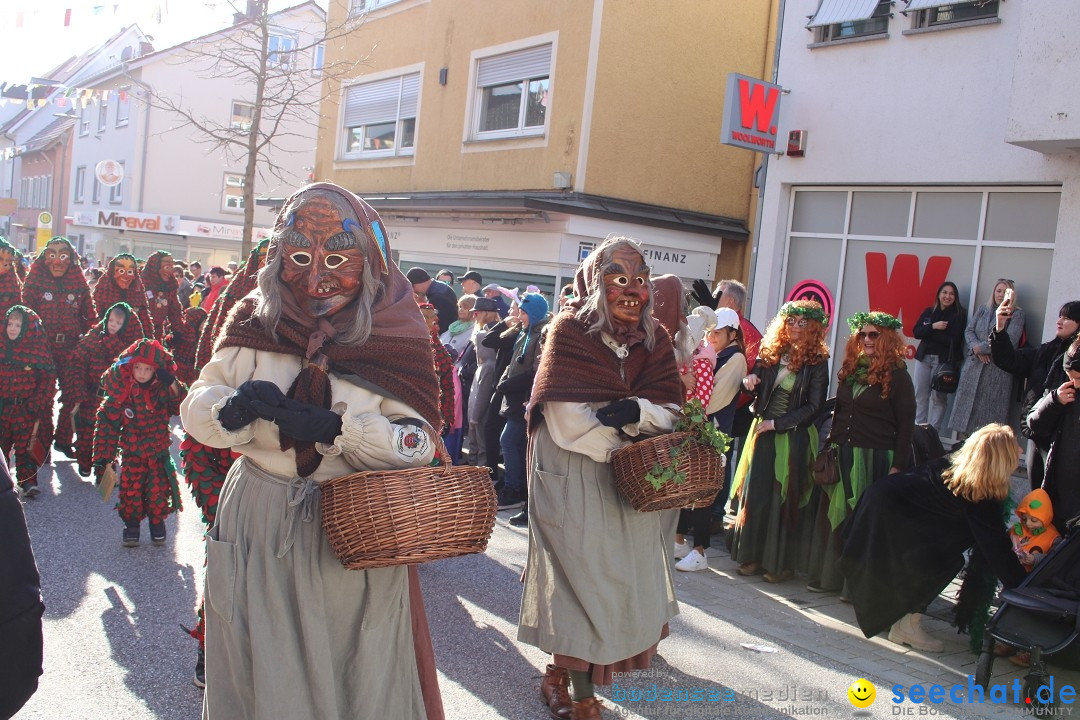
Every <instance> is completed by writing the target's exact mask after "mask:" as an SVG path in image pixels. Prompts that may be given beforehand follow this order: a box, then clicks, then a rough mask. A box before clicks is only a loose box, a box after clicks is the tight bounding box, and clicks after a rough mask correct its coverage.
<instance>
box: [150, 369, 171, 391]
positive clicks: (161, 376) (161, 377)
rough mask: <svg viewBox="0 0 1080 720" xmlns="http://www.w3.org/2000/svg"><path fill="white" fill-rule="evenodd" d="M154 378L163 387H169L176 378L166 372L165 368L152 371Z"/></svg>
mask: <svg viewBox="0 0 1080 720" xmlns="http://www.w3.org/2000/svg"><path fill="white" fill-rule="evenodd" d="M154 377H156V378H157V380H158V382H159V383H161V384H162V385H164V386H165V387H169V386H170V385H172V384H173V383H174V382H176V376H175V375H173V374H172V373H171V372H169V371H168V370H166V369H165V368H158V369H157V370H155V371H154Z"/></svg>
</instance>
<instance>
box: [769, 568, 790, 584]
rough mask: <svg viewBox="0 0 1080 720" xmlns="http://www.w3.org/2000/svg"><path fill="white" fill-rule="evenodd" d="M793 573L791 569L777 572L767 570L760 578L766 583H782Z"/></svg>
mask: <svg viewBox="0 0 1080 720" xmlns="http://www.w3.org/2000/svg"><path fill="white" fill-rule="evenodd" d="M794 574H795V571H794V570H791V569H788V570H781V571H780V572H778V573H771V572H767V573H765V574H764V575H763V576H762V578H761V579H762V580H764V581H765V582H767V583H782V582H784V581H785V580H788V579H790V578H791V576H792V575H794Z"/></svg>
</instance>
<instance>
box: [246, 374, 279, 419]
mask: <svg viewBox="0 0 1080 720" xmlns="http://www.w3.org/2000/svg"><path fill="white" fill-rule="evenodd" d="M236 392H237V394H238V395H240V396H241V397H243V398H244V399H245V400H247V402H248V404H249V406H252V409H253V410H255V412H256V414H257V415H258V416H259V417H261V418H262V419H263V420H271V421H272V420H273V419H274V417H273V416H272V415H267V414H264V413H261V412H259V411H258V409H257V408H255V407H254V406H253V404H254V403H256V402H259V403H263V404H264V405H268V406H270V407H272V408H279V407H281V406H282V405H281V404H282V403H283V402H285V393H283V392H281V388H279V387H278V386H277V385H275V384H274V383H272V382H269V381H268V380H248V381H246V382H244V383H241V384H240V387H238V388H236Z"/></svg>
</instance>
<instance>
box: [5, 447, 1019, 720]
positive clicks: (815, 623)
mask: <svg viewBox="0 0 1080 720" xmlns="http://www.w3.org/2000/svg"><path fill="white" fill-rule="evenodd" d="M175 446H176V443H174V451H175ZM40 482H41V485H42V488H43V491H42V493H41V495H40V496H39V497H37V498H36V499H33V500H31V501H29V502H28V503H27V505H26V515H27V520H28V523H29V527H30V530H31V534H32V537H33V542H34V547H35V552H36V554H37V560H38V564H39V566H40V569H41V574H42V584H43V592H44V596H45V603H46V606H47V610H46V614H45V637H46V645H45V674H44V675H43V676H42V678H41V684H40V688H39V690H38V692H37V693H36V695H35V696H34V697H33V698H32V699H31V700H30V702H29V703H28V704H27V706H26V707H25V708H24V709H23V710H22V711H21V712H20V713H19V714H18V715H17V716H16V717H17V718H19V719H20V720H45V719H48V720H55V719H58V718H63V719H64V720H82V719H86V720H99V719H101V718H110V719H113V718H116V719H123V720H143V719H145V718H160V719H162V720H194V719H195V718H198V717H200V713H201V702H202V693H201V691H200V690H198V689H196V688H195V687H194V686H193V685H192V682H191V676H192V670H193V667H194V661H195V650H196V645H195V641H194V640H192V639H191V638H190V637H189V636H187V635H185V634H184V633H183V631H182V630H181V629H180V625H181V624H184V625H188V626H190V625H191V624H192V623H193V622H194V621H195V616H194V611H193V608H194V606H195V602H196V598H197V595H198V587H199V584H200V582H201V578H202V563H203V554H202V543H201V536H202V525H201V523H200V520H199V515H198V509H197V508H196V507H195V504H194V502H192V501H190V498H189V497H188V496H187V494H186V488H185V509H184V511H183V512H182V513H180V514H179V515H174V516H172V517H170V519H169V521H168V532H169V538H168V542H167V543H166V545H165V546H163V547H155V546H153V545H151V544H150V542H149V538H148V536H147V535H148V531H147V530H146V528H145V525H144V528H143V542H142V544H141V545H140V546H139V547H137V548H132V549H128V548H123V547H121V544H120V533H121V528H122V523H121V522H120V520H119V518H118V517H117V515H116V513H115V511H114V510H113V509H112V504H111V503H110V504H106V503H104V502H102V500H101V498H100V497H99V496H98V494H97V491H96V490H95V488H94V487H93V485H92V484H90V483H89V482H88V481H84V480H82V479H80V478H79V477H78V475H77V474H76V472H75V467H74V465H73V463H72V462H70V461H67V460H66V459H57V461H56V463H55V465H54V467H53V468H45V469H43V470H42V472H41V475H40ZM509 514H510V513H507V512H504V513H500V514H499V521H498V523H497V527H496V529H495V533H494V535H493V537H492V539H491V542H490V545H489V547H488V550H487V552H486V553H484V554H482V555H475V556H470V557H465V558H455V559H451V560H445V561H440V562H435V563H429V564H427V565H424V566H422V567H421V579H422V583H423V586H424V591H425V599H426V604H427V612H428V617H429V618H430V622H431V627H432V634H433V637H434V642H435V651H436V656H437V657H436V659H437V663H438V667H439V671H440V684H441V688H442V695H443V702H444V705H445V708H446V716H447V718H453V719H456V718H462V719H466V718H467V719H468V720H486V719H488V718H515V719H517V720H542V719H544V718H548V717H549V716H548V714H547V708H546V707H544V706H543V705H542V704H541V702H540V700H539V694H538V684H539V679H540V676H541V674H542V672H543V668H544V664H545V663H546V662H547V659H546V657H545V656H544V654H543V653H541V652H540V651H538V650H536V649H535V648H532V647H529V646H525V645H522V644H520V643H518V642H517V641H516V640H515V636H516V622H517V612H518V605H519V602H520V597H521V585H520V583H519V577H520V574H521V570H522V566H523V564H524V560H525V553H526V546H527V537H528V536H527V532H526V531H524V530H518V529H516V528H512V527H510V526H509V525H508V524H507V523H506V519H507V517H508V516H509ZM582 551H583V552H588V548H583V549H582ZM713 558H715V559H713ZM710 562H711V563H712V564H713V565H714V568H715V567H717V566H721V565H724V564H731V563H730V561H729V560H728V559H727V558H726V557H720V554H719V553H714V552H711V553H710ZM745 580H746V579H740V578H738V577H737V576H735V575H734V573H730V574H727V573H719V572H716V571H715V570H714V571H710V572H702V573H692V574H682V573H676V586H677V591H678V593H679V596H680V601H681V610H682V612H681V614H680V615H679V617H677V618H676V619H675V620H674V621H673V622H672V624H671V637H670V638H668V639H667V640H665V641H664V642H663V643H661V645H660V653H659V655H658V657H657V658H656V660H655V662H654V667H653V668H652V670H650V671H648V674H647V675H645V676H639V677H635V678H627V679H624V680H623V681H622V682H621V683H620V685H619V686H614V685H613V686H611V687H607V688H598V690H599V691H600V693H601V694H602V695H603V696H604V697H605V698H606V699H605V704H606V706H607V708H608V709H607V710H606V711H605V717H607V718H616V717H625V718H649V719H659V718H669V717H670V718H696V717H707V718H720V717H737V718H777V717H786V716H793V715H794V716H815V717H817V716H833V717H845V718H846V717H852V713H853V712H854V710H853V707H852V705H851V704H850V702H849V701H848V698H847V688H848V686H849V685H851V683H852V682H853V681H855V680H856V679H858V678H859V677H862V676H864V675H865V676H866V677H868V678H871V679H872V680H873V681H874V682H876V683H879V684H878V693H879V698H883V697H886V696H888V694H889V692H888V689H887V688H888V685H887V684H886V685H885V687H882V685H881V683H882V682H884V683H889V682H890V681H895V680H896V678H895V677H888V676H889V675H890V674H893V675H896V676H897V677H899V676H904V677H908V676H918V675H919V674H920V673H924V672H935V670H934V665H933V664H932V663H933V662H934V661H932V660H927V659H925V658H922V657H921V656H917V655H913V654H911V653H908V652H907V650H906V649H905V648H898V647H897V646H893V645H891V644H890V643H887V642H885V641H884V640H875V641H873V643H877V644H873V643H871V642H868V641H866V640H864V639H862V638H861V637H860V636H858V633H857V631H853V630H852V629H851V628H850V626H849V625H844V624H843V622H839V621H838V622H835V623H833V625H835V627H833V626H830V625H829V623H830V622H832V619H831V618H832V616H836V615H837V614H838V613H839V614H840V615H842V614H843V613H845V612H846V613H848V614H849V615H850V608H849V607H848V606H841V605H839V604H837V603H836V602H835V599H834V600H833V601H832V604H823V605H822V606H821V607H820V608H818V609H817V610H818V611H819V612H816V611H814V610H813V609H810V610H807V609H806V608H803V607H801V605H804V604H805V603H806V601H805V600H800V599H799V598H798V597H795V598H794V599H793V600H791V601H788V600H787V599H785V598H784V597H780V596H777V597H771V596H769V595H766V594H764V593H765V591H766V588H765V587H764V586H763V584H762V583H760V581H755V582H754V583H752V584H751V583H748V582H746V581H745ZM800 589H801V588H796V587H795V585H792V586H789V588H788V590H789V591H790V592H789V594H791V592H795V591H796V590H800ZM768 590H770V591H771V588H768ZM796 594H797V593H796ZM821 602H823V603H824V602H825V601H823V600H822V601H821ZM815 612H816V615H815ZM817 616H820V617H817ZM815 617H817V619H815ZM844 622H848V623H850V621H849V620H848V621H844ZM823 623H824V624H823ZM956 644H957V647H959V645H960V644H959V643H956ZM744 645H750V646H751V647H750V648H747V647H745V646H744ZM905 653H906V654H905ZM962 655H963V653H958V656H962ZM924 660H925V661H926V662H924ZM963 661H964V662H973V660H972V659H970V658H967V659H964V660H963ZM901 663H906V664H901ZM938 664H939V665H941V663H938ZM941 668H942V669H941V670H937V671H936V672H939V673H944V674H949V673H952V670H951V669H950V668H947V667H945V665H941ZM946 671H948V672H946ZM962 672H963V670H961V671H960V673H962ZM953 674H955V675H956V677H962V674H956V673H953ZM664 691H670V692H672V693H673V696H674V697H678V694H679V693H680V692H682V691H686V693H687V697H695V694H694V693H695V691H698V692H699V693H700V696H701V697H702V700H698V701H692V700H686V701H673V702H665V701H661V700H659V699H654V697H656V696H654V695H652V693H654V692H655V693H657V694H662V693H663V692H664ZM925 709H927V710H933V711H934V712H924V713H919V712H916V713H914V714H924V715H925V714H938V715H944V716H956V717H982V716H984V714H983V713H982V712H971V711H970V709H965V708H956V707H948V706H939V707H937V708H925ZM895 710H896V708H895V707H890V706H888V705H887V704H886V703H885V702H884V701H882V700H880V699H879V701H878V702H877V704H876V705H875V706H874V707H872V708H871V709H870V710H867V711H860V714H861V715H863V716H870V717H890V716H894V715H895V714H896V713H895ZM995 710H998V711H1002V710H1005V709H1004V708H995ZM987 714H994V715H1000V714H1001V712H995V713H987ZM1007 716H1010V717H1020V716H1021V711H1020V709H1019V708H1016V707H1015V706H1014V707H1012V708H1009V709H1008V712H1007Z"/></svg>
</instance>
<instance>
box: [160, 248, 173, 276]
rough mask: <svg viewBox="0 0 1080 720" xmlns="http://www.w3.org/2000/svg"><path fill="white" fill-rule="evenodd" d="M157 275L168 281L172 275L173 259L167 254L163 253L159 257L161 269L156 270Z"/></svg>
mask: <svg viewBox="0 0 1080 720" xmlns="http://www.w3.org/2000/svg"><path fill="white" fill-rule="evenodd" d="M158 275H159V276H160V277H161V279H162V280H164V281H165V282H169V281H170V280H172V277H173V259H172V257H171V256H169V255H165V256H164V257H162V258H161V269H160V270H159V271H158Z"/></svg>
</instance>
